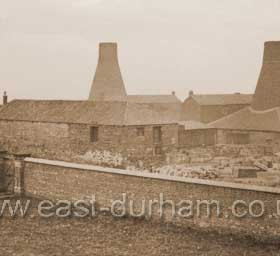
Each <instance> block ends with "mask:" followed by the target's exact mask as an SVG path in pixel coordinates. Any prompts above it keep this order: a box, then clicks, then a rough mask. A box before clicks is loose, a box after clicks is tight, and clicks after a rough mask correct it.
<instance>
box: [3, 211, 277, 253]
mask: <svg viewBox="0 0 280 256" xmlns="http://www.w3.org/2000/svg"><path fill="white" fill-rule="evenodd" d="M0 234H1V239H0V255H3V256H10V255H16V256H60V255H63V256H64V255H67V256H72V255H75V256H86V255H91V256H92V255H98V256H104V255H106V256H107V255H108V256H109V255H110V256H113V255H124V256H125V255H129V256H134V255H145V256H150V255H164V256H167V255H172V256H173V255H180V256H181V255H182V256H183V255H188V256H192V255H195V256H197V255H201V256H202V255H204V256H206V255H207V256H208V255H209V256H210V255H213V256H220V255H221V256H226V255H230V256H234V255H238V256H243V255H244V256H245V255H246V256H249V255H252V256H258V255H265V256H267V255H275V256H276V255H280V254H278V253H279V252H280V245H278V246H277V245H275V244H274V245H273V244H267V243H260V242H256V241H254V240H252V239H250V238H248V237H247V238H244V237H243V238H241V237H238V236H236V235H235V236H233V235H227V236H225V235H221V234H218V233H211V232H206V231H205V230H195V229H190V228H178V227H175V226H170V225H169V226H167V225H165V224H158V223H152V222H148V221H146V220H135V219H129V218H122V219H114V218H112V217H110V216H99V217H96V218H93V219H77V218H66V219H65V218H63V219H59V218H50V219H44V218H42V217H30V216H26V217H25V218H22V217H15V218H11V217H7V216H5V217H1V219H0Z"/></svg>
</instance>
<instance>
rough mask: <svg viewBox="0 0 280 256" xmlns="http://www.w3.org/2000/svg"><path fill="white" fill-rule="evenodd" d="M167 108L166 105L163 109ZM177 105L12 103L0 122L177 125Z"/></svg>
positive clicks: (74, 102)
mask: <svg viewBox="0 0 280 256" xmlns="http://www.w3.org/2000/svg"><path fill="white" fill-rule="evenodd" d="M166 105H168V106H166ZM180 107H181V105H180V104H166V103H133V102H93V101H65V100H13V101H11V102H10V103H9V104H8V105H6V106H4V107H2V108H1V110H0V120H13V121H30V122H51V123H79V124H99V125H152V124H170V123H177V122H178V121H179V117H180Z"/></svg>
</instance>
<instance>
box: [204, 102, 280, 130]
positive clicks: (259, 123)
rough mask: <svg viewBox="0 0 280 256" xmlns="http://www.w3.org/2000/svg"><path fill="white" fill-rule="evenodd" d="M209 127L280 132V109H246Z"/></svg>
mask: <svg viewBox="0 0 280 256" xmlns="http://www.w3.org/2000/svg"><path fill="white" fill-rule="evenodd" d="M208 126H209V127H211V128H218V129H230V130H248V131H249V130H251V131H271V132H272V131H273V132H280V107H278V108H274V109H271V110H268V111H254V110H253V109H252V108H251V107H246V108H243V109H241V110H239V111H238V112H235V113H233V114H231V115H228V116H226V117H223V118H221V119H219V120H217V121H214V122H212V123H210V124H208Z"/></svg>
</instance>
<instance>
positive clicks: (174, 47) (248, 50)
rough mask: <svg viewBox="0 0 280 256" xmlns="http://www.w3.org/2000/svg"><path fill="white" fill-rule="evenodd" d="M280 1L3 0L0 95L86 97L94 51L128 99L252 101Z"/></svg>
mask: <svg viewBox="0 0 280 256" xmlns="http://www.w3.org/2000/svg"><path fill="white" fill-rule="evenodd" d="M270 40H280V0H168V1H167V0H0V84H1V87H0V89H1V90H0V93H1V94H2V93H3V91H4V90H6V91H8V94H9V97H10V99H12V98H29V99H75V100H79V99H87V97H88V94H89V89H90V85H91V82H92V79H93V75H94V72H95V68H96V63H97V58H98V43H99V42H102V41H113V42H117V43H118V47H119V62H120V66H121V70H122V74H123V78H124V81H125V85H126V89H127V92H128V93H129V94H169V93H171V91H176V94H177V95H178V96H179V97H180V98H181V99H184V98H186V97H187V94H188V91H189V90H194V92H195V93H234V92H241V93H253V92H254V89H255V86H256V82H257V78H258V75H259V71H260V68H261V61H262V54H263V43H264V42H265V41H270Z"/></svg>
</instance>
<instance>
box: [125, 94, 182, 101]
mask: <svg viewBox="0 0 280 256" xmlns="http://www.w3.org/2000/svg"><path fill="white" fill-rule="evenodd" d="M127 101H128V102H132V103H181V101H180V100H179V99H178V98H177V96H176V95H171V94H170V95H128V96H127Z"/></svg>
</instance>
